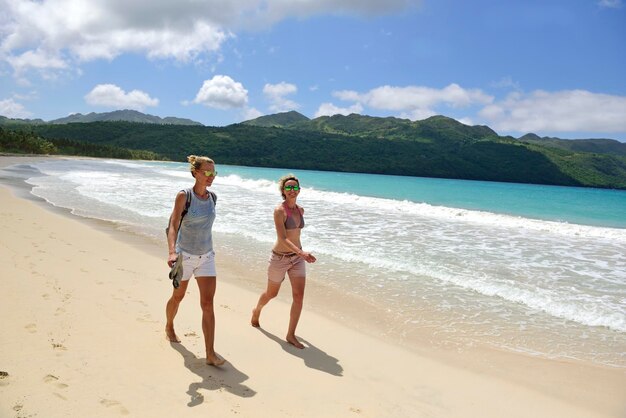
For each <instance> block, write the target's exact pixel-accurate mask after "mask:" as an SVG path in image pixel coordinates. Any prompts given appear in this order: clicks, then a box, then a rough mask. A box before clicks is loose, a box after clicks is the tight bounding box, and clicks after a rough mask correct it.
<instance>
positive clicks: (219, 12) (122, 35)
mask: <svg viewBox="0 0 626 418" xmlns="http://www.w3.org/2000/svg"><path fill="white" fill-rule="evenodd" d="M413 3H416V0H361V1H356V0H352V1H348V2H346V1H343V0H299V1H297V2H294V1H292V0H266V1H260V0H237V1H233V0H204V1H198V0H132V1H128V0H90V1H84V0H37V1H24V0H0V10H2V12H0V60H5V61H6V62H8V63H9V64H10V65H11V66H12V67H13V69H14V71H15V72H16V75H17V76H19V74H20V73H23V72H24V71H27V70H29V69H42V68H47V69H52V70H59V69H65V68H67V67H72V66H75V65H76V64H78V63H80V62H84V61H90V60H95V59H109V60H111V59H114V58H115V57H117V56H119V55H121V54H124V53H137V54H144V55H146V56H147V57H150V58H153V59H174V60H176V61H180V62H189V61H195V60H202V57H204V58H205V59H206V56H207V55H211V54H214V53H218V52H219V50H220V48H221V47H222V44H223V43H224V42H225V41H226V40H227V39H229V38H231V37H233V34H232V31H234V30H236V29H238V28H246V29H248V30H249V29H251V28H262V27H266V26H267V25H270V24H273V23H275V22H277V21H280V20H282V19H285V18H289V17H294V16H295V17H301V18H304V17H308V16H312V15H319V14H337V13H340V14H352V15H354V14H357V15H377V14H385V13H388V12H392V11H396V10H400V9H402V8H406V7H409V6H410V5H411V4H413Z"/></svg>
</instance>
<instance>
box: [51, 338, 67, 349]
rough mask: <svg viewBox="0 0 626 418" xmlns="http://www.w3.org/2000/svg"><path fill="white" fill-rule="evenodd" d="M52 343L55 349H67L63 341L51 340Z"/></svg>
mask: <svg viewBox="0 0 626 418" xmlns="http://www.w3.org/2000/svg"><path fill="white" fill-rule="evenodd" d="M50 343H51V344H52V349H53V350H61V351H67V348H66V347H65V346H64V345H63V344H61V343H55V342H54V340H50Z"/></svg>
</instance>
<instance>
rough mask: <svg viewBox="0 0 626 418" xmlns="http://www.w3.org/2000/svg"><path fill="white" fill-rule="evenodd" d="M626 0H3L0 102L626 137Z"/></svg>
mask: <svg viewBox="0 0 626 418" xmlns="http://www.w3.org/2000/svg"><path fill="white" fill-rule="evenodd" d="M625 1H626V0H542V1H540V0H525V1H503V0H500V1H497V0H491V1H488V0H475V1H461V0H457V1H452V0H421V1H411V0H343V1H339V0H264V1H261V0H205V1H197V0H175V1H171V0H167V1H166V0H150V1H148V0H132V1H128V0H90V1H81V0H37V1H28V0H0V115H3V116H7V117H13V118H41V119H44V120H52V119H57V118H60V117H64V116H67V115H69V114H71V113H77V112H80V113H83V114H86V113H89V112H108V111H112V110H117V109H136V110H139V111H141V112H144V113H149V114H153V115H157V116H161V117H166V116H176V117H182V118H189V119H193V120H196V121H198V122H201V123H203V124H205V125H210V126H225V125H228V124H231V123H237V122H241V121H244V120H247V119H251V118H254V117H257V116H261V115H267V114H272V113H277V112H283V111H288V110H296V111H298V112H300V113H302V114H304V115H305V116H307V117H309V118H315V117H318V116H322V115H333V114H337V113H340V114H349V113H360V114H363V115H371V116H395V117H402V118H408V119H411V120H421V119H424V118H427V117H429V116H432V115H437V114H442V115H446V116H449V117H453V118H455V119H457V120H459V121H461V122H463V123H466V124H470V125H475V124H476V125H488V126H490V127H491V128H493V129H495V130H496V132H498V133H499V134H501V135H513V136H516V137H518V136H521V135H523V134H525V133H528V132H534V133H536V134H538V135H541V136H559V137H562V138H592V137H594V138H614V139H618V140H620V141H624V142H626V45H625V43H626V4H625Z"/></svg>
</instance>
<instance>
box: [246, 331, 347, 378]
mask: <svg viewBox="0 0 626 418" xmlns="http://www.w3.org/2000/svg"><path fill="white" fill-rule="evenodd" d="M257 329H258V330H259V331H260V332H262V333H263V334H264V335H265V336H266V337H267V338H269V339H270V340H273V341H275V342H276V343H277V344H278V345H279V346H280V347H281V348H282V349H283V350H285V351H286V352H287V353H289V354H291V355H292V356H295V357H300V358H301V359H302V360H303V361H304V364H306V365H307V367H310V368H312V369H316V370H320V371H323V372H326V373H328V374H332V375H334V376H343V367H341V365H340V364H339V360H337V359H336V358H334V357H332V356H329V355H328V354H326V353H325V352H323V351H322V350H320V349H319V348H317V347H316V346H314V345H313V344H311V343H310V342H308V341H307V340H305V339H303V338H301V337H298V339H299V340H300V341H301V342H302V344H304V346H305V348H304V349H299V348H296V347H294V346H293V345H291V344H289V343H288V342H287V341H285V340H282V339H280V338H278V337H277V336H275V335H274V334H272V333H270V332H268V331H265V330H264V329H263V328H261V327H259V328H257Z"/></svg>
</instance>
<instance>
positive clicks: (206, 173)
mask: <svg viewBox="0 0 626 418" xmlns="http://www.w3.org/2000/svg"><path fill="white" fill-rule="evenodd" d="M202 173H203V174H204V175H205V176H207V177H215V176H217V171H209V170H204V171H202Z"/></svg>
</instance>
